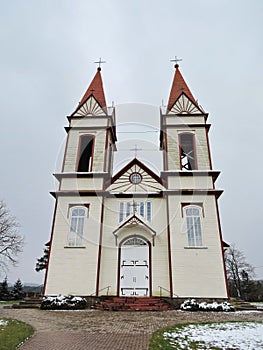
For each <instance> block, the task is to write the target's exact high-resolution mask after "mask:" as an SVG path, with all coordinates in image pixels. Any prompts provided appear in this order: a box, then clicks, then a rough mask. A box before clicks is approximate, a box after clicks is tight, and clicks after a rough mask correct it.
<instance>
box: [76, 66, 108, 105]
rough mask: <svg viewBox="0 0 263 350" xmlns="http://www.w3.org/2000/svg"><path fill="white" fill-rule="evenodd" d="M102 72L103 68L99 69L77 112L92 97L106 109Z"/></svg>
mask: <svg viewBox="0 0 263 350" xmlns="http://www.w3.org/2000/svg"><path fill="white" fill-rule="evenodd" d="M100 72H101V68H100V67H98V68H97V72H96V74H95V76H94V78H93V79H92V81H91V83H90V85H89V87H88V88H87V90H86V92H85V94H84V95H83V97H82V99H81V100H80V102H79V104H78V107H77V110H78V109H79V108H80V107H81V106H82V105H83V104H84V103H85V102H86V101H87V100H88V98H89V97H90V96H93V97H94V98H95V99H96V101H97V102H98V103H99V105H100V106H101V107H102V108H106V106H107V104H106V99H105V94H104V89H103V82H102V77H101V73H100Z"/></svg>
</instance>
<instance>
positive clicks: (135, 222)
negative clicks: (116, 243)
mask: <svg viewBox="0 0 263 350" xmlns="http://www.w3.org/2000/svg"><path fill="white" fill-rule="evenodd" d="M134 226H142V227H144V228H145V229H147V230H148V231H150V232H151V234H152V236H155V235H156V232H155V231H154V229H152V228H151V227H150V226H149V225H147V224H146V222H144V220H143V219H141V218H139V217H138V216H137V215H136V214H133V215H132V216H130V217H129V218H128V219H126V220H125V221H124V222H123V223H122V224H121V225H120V226H119V227H118V228H116V230H114V231H113V234H114V235H115V236H117V235H118V232H119V231H120V230H121V229H122V228H124V227H134Z"/></svg>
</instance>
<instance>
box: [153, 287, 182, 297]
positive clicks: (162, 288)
mask: <svg viewBox="0 0 263 350" xmlns="http://www.w3.org/2000/svg"><path fill="white" fill-rule="evenodd" d="M158 288H159V289H160V297H162V290H165V291H166V292H168V293H169V295H171V291H170V290H169V289H166V288H164V287H161V286H158ZM172 296H175V297H176V298H179V296H178V295H177V294H174V293H172Z"/></svg>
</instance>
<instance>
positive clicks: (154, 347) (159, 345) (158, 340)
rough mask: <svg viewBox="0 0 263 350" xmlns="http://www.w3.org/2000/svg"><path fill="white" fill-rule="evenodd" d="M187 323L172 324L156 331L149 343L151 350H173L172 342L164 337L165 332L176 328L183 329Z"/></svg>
mask: <svg viewBox="0 0 263 350" xmlns="http://www.w3.org/2000/svg"><path fill="white" fill-rule="evenodd" d="M184 326H185V325H177V326H172V327H171V326H170V327H164V328H161V329H158V330H157V331H155V332H154V333H153V335H152V338H151V340H150V344H149V350H160V349H162V350H171V349H172V348H171V345H170V343H169V342H168V341H167V340H165V339H164V338H163V333H164V332H172V331H174V330H175V329H181V328H182V327H184Z"/></svg>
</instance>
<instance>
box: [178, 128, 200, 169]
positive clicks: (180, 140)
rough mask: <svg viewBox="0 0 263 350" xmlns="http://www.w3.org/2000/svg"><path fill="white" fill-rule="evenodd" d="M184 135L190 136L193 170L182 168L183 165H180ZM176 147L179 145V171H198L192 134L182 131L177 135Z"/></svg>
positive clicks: (194, 139)
mask: <svg viewBox="0 0 263 350" xmlns="http://www.w3.org/2000/svg"><path fill="white" fill-rule="evenodd" d="M186 135H191V137H192V148H193V154H194V156H193V160H194V161H193V165H194V168H193V169H186V168H185V167H184V166H183V163H182V159H183V157H182V153H183V152H182V151H183V148H182V144H183V142H182V138H183V137H184V136H186ZM178 145H179V156H180V169H181V170H182V171H192V170H198V165H197V153H196V135H195V133H194V132H188V131H182V132H180V133H178Z"/></svg>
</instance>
